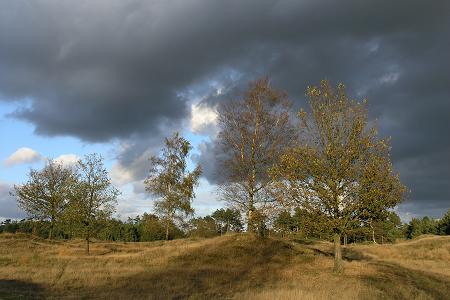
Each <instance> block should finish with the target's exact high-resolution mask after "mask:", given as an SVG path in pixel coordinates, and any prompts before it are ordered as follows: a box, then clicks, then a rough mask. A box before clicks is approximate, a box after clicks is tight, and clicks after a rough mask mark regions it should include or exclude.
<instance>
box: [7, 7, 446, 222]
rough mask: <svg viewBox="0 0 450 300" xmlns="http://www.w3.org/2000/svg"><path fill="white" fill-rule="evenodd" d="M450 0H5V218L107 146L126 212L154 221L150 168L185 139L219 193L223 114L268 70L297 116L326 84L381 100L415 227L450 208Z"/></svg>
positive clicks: (378, 106) (383, 130) (202, 189)
mask: <svg viewBox="0 0 450 300" xmlns="http://www.w3.org/2000/svg"><path fill="white" fill-rule="evenodd" d="M449 53H450V2H449V1H447V0H433V1H420V0H398V1H387V0H367V1H358V0H343V1H332V0H302V1H294V0H284V1H282V0H279V1H275V0H272V1H269V0H245V1H242V0H218V1H210V0H153V1H143V0H89V1H87V0H84V1H61V0H34V1H27V0H4V1H1V3H0V138H1V144H0V218H22V217H25V213H24V212H22V211H20V210H19V209H18V208H17V206H16V202H15V200H14V198H12V197H11V196H10V194H9V192H10V191H11V188H12V186H13V185H14V184H20V183H23V182H25V181H26V180H27V174H28V172H29V170H30V168H35V169H39V168H41V167H42V166H43V165H44V161H45V159H47V158H53V159H56V160H59V161H61V162H63V163H65V164H71V163H73V162H74V161H76V160H77V159H78V158H80V157H82V156H83V155H85V154H88V153H93V152H97V153H100V154H101V155H102V156H103V157H104V159H105V166H106V167H107V169H108V170H109V172H110V176H111V178H112V181H113V183H114V184H115V185H116V186H117V187H119V188H120V189H121V191H122V195H121V196H120V198H119V204H118V209H117V216H118V217H120V218H123V219H124V218H127V217H130V216H131V217H133V216H135V215H137V214H142V213H143V212H151V211H152V202H153V198H152V196H151V195H149V194H147V193H146V192H145V189H144V186H143V180H144V179H145V177H146V174H147V171H148V169H149V166H148V158H149V157H150V155H152V154H156V153H157V152H158V150H159V149H161V147H162V146H163V141H164V137H166V136H170V135H171V134H172V133H173V132H174V131H180V132H181V133H182V134H183V135H184V136H185V137H186V138H187V139H188V140H189V141H190V142H191V143H192V146H193V153H192V156H191V157H190V161H189V164H190V166H194V165H195V164H197V163H201V165H202V167H203V168H204V170H205V172H204V175H203V176H202V178H201V180H200V185H199V187H198V188H197V190H196V194H197V197H196V199H195V200H194V202H193V205H194V208H195V209H196V212H197V214H198V215H206V214H208V213H210V212H212V211H213V210H215V209H217V208H219V207H222V206H224V203H222V202H220V201H219V200H218V197H217V193H216V189H215V182H216V178H215V177H216V176H217V173H218V170H217V169H216V168H215V167H216V164H215V160H214V155H213V153H214V149H215V145H216V142H217V139H216V134H217V127H216V117H217V115H216V113H215V109H216V107H217V105H218V104H219V103H221V102H222V101H229V100H233V99H235V98H236V97H238V96H239V94H240V93H242V91H244V90H245V89H246V88H247V87H248V84H249V82H251V81H252V80H256V79H258V78H261V77H263V76H267V77H268V78H269V79H270V82H271V84H272V86H273V87H274V88H276V89H279V90H283V91H286V92H287V93H288V95H289V98H290V99H291V100H292V101H293V102H294V106H295V108H296V109H298V108H300V107H305V106H306V99H305V89H306V87H307V86H310V85H317V84H319V82H320V80H321V79H328V80H330V81H331V82H332V83H334V84H337V83H339V82H342V83H344V84H345V85H346V86H347V89H348V92H349V94H350V95H351V96H352V97H353V98H356V99H363V98H367V99H368V102H369V117H370V118H371V120H373V121H375V120H376V122H377V124H378V126H379V133H380V136H381V137H388V136H390V137H391V138H392V160H393V163H394V166H395V169H396V170H397V171H399V172H400V177H401V180H402V182H404V183H405V184H406V185H407V186H408V188H409V189H410V190H411V192H410V193H409V195H408V197H407V199H406V200H405V201H404V203H403V204H401V205H400V206H399V207H397V208H396V211H397V212H398V213H399V215H400V216H401V217H402V219H403V220H404V221H408V220H409V219H411V218H412V217H421V216H424V215H429V216H432V217H440V216H442V215H443V213H444V212H445V211H446V210H447V209H449V208H450V139H449V133H448V131H449V130H450V116H449V114H450V59H449Z"/></svg>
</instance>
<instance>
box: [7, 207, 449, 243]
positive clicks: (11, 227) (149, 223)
mask: <svg viewBox="0 0 450 300" xmlns="http://www.w3.org/2000/svg"><path fill="white" fill-rule="evenodd" d="M265 223H266V226H267V227H266V228H265V230H266V235H273V236H279V237H286V238H301V239H331V238H332V235H333V232H332V231H331V230H329V231H326V230H324V229H323V227H321V226H317V225H316V224H317V223H316V222H315V221H314V219H313V218H312V216H310V215H308V212H307V211H306V210H302V209H296V210H295V212H294V213H292V214H291V213H289V212H287V211H284V212H281V213H280V214H279V215H278V216H277V218H276V219H275V220H274V221H273V222H269V220H265ZM177 224H178V225H177ZM177 224H176V223H171V224H170V228H171V230H170V237H169V238H170V239H179V238H186V237H214V236H219V235H222V234H225V233H228V232H241V231H243V229H244V228H243V221H242V219H241V215H240V213H239V211H238V210H235V209H229V208H227V209H223V208H222V209H218V210H216V211H215V212H214V213H212V214H211V215H208V216H205V217H198V218H193V219H190V220H189V221H187V222H181V223H180V222H177ZM49 230H50V222H48V221H34V220H32V219H22V220H11V219H7V220H5V221H3V222H2V223H0V233H3V232H5V233H25V234H32V235H35V236H38V237H41V238H47V237H48V234H49ZM54 230H55V233H54V238H56V239H71V238H83V235H82V234H81V233H78V232H76V231H73V230H71V229H70V228H69V227H67V226H65V225H64V224H59V225H58V226H56V227H55V229H54ZM422 234H437V235H450V210H448V211H447V213H446V214H445V215H444V216H443V217H442V218H441V219H433V218H430V217H428V216H425V217H423V218H422V219H418V218H414V219H412V220H411V221H410V222H409V223H402V222H401V220H400V218H399V217H398V215H397V214H396V213H395V212H391V213H390V214H389V216H388V218H386V219H385V220H383V221H376V222H374V223H373V224H372V229H371V228H370V227H365V226H361V227H360V228H356V229H354V230H352V231H351V232H349V233H348V234H347V235H346V236H345V239H346V241H345V242H347V243H352V242H366V241H367V242H374V241H375V242H377V243H393V242H395V240H397V239H413V238H416V237H418V236H420V235H422ZM93 237H95V238H96V239H98V240H105V241H121V242H148V241H157V240H165V239H166V231H165V223H164V222H163V220H161V219H160V218H159V217H158V216H156V215H154V214H147V213H144V214H143V215H142V216H137V217H135V218H128V220H126V221H121V220H118V219H114V218H112V219H111V218H109V219H98V220H96V222H95V226H94V230H93Z"/></svg>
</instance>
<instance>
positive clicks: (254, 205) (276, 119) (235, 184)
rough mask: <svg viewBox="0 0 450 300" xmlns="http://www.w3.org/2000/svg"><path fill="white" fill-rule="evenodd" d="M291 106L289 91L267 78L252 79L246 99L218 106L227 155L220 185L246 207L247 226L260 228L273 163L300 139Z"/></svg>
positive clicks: (237, 204) (226, 195)
mask: <svg viewBox="0 0 450 300" xmlns="http://www.w3.org/2000/svg"><path fill="white" fill-rule="evenodd" d="M290 108H291V103H290V101H289V100H288V99H287V97H286V94H285V93H282V92H279V91H277V90H274V89H273V88H272V87H271V85H270V84H269V81H268V80H267V79H261V80H258V81H256V82H254V83H252V84H251V85H250V87H249V89H248V90H247V91H246V93H245V94H244V96H243V97H242V99H239V100H235V101H230V102H225V103H222V104H221V105H220V106H219V109H218V112H219V117H218V124H219V128H220V132H219V135H218V140H219V143H220V150H221V151H222V155H221V157H223V159H221V160H220V161H219V164H220V172H221V174H220V175H221V178H220V184H219V191H220V192H221V195H222V198H223V199H224V200H225V201H227V202H229V203H230V204H231V205H232V206H235V207H237V208H238V209H240V210H241V211H242V212H243V213H245V215H246V217H247V230H248V231H255V230H256V226H257V224H256V223H257V222H256V220H254V219H255V217H256V215H258V213H257V211H256V210H257V209H258V208H260V207H261V206H262V205H264V204H266V203H267V202H268V201H270V200H272V198H271V197H270V194H269V193H268V187H269V186H270V184H271V182H272V179H271V178H270V176H268V172H267V171H268V169H269V168H270V167H272V165H273V164H274V163H275V162H276V161H277V160H278V158H279V153H281V151H282V150H283V149H284V148H285V147H286V146H287V145H290V143H292V142H293V141H294V140H295V139H294V135H295V131H294V130H293V127H292V126H291V123H290V120H289V112H290ZM258 206H259V207H258Z"/></svg>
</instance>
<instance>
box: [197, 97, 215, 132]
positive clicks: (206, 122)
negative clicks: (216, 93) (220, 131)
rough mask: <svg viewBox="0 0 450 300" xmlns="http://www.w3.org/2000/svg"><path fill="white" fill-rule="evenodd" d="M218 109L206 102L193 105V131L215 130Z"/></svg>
mask: <svg viewBox="0 0 450 300" xmlns="http://www.w3.org/2000/svg"><path fill="white" fill-rule="evenodd" d="M216 124H217V111H216V110H215V109H214V108H211V107H209V106H207V105H205V104H201V103H200V104H199V103H197V104H192V105H191V130H192V132H193V133H205V132H211V130H213V131H214V130H215V126H216Z"/></svg>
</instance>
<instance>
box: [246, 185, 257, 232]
mask: <svg viewBox="0 0 450 300" xmlns="http://www.w3.org/2000/svg"><path fill="white" fill-rule="evenodd" d="M254 209H255V208H254V206H253V194H251V193H250V194H249V195H248V211H247V232H251V233H254V232H255V222H254V216H253V212H254Z"/></svg>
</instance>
